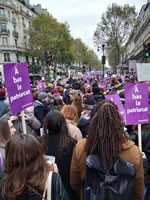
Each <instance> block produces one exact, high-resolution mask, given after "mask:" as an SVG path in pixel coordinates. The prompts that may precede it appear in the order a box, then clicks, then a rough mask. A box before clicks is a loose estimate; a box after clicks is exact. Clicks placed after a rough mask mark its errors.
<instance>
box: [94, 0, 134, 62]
mask: <svg viewBox="0 0 150 200" xmlns="http://www.w3.org/2000/svg"><path fill="white" fill-rule="evenodd" d="M136 15H137V14H136V11H135V7H130V6H129V5H128V4H126V5H124V6H119V5H117V4H116V3H113V4H112V5H111V6H108V8H107V11H106V13H103V15H102V18H101V21H100V22H99V23H98V24H97V27H96V31H95V33H94V43H95V44H96V45H97V46H99V45H102V44H103V43H106V44H107V50H109V51H108V54H109V52H111V53H112V51H113V50H114V49H115V56H116V58H117V63H118V64H120V62H121V56H122V55H123V54H124V51H125V48H124V46H125V44H126V42H127V41H128V39H129V37H130V34H131V32H132V31H133V29H134V28H135V27H136V25H137V19H136ZM110 57H111V56H110Z"/></svg>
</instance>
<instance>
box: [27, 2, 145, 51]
mask: <svg viewBox="0 0 150 200" xmlns="http://www.w3.org/2000/svg"><path fill="white" fill-rule="evenodd" d="M113 2H114V3H117V4H119V5H124V4H129V5H130V6H133V5H134V6H135V7H136V10H137V11H138V12H139V11H140V9H141V7H142V5H143V4H145V3H147V0H132V1H131V0H30V3H31V5H36V4H41V5H42V7H43V8H47V9H48V11H49V12H50V13H51V14H52V15H53V17H55V18H56V19H57V20H58V21H59V22H68V24H69V25H70V30H71V35H72V36H73V37H74V38H81V39H82V41H83V42H84V43H85V44H86V45H87V46H88V47H89V48H91V49H94V51H95V52H96V53H97V49H96V48H95V47H94V44H93V33H94V31H95V29H96V25H97V23H98V22H99V21H100V19H101V15H102V13H104V12H105V11H106V9H107V7H108V5H111V4H112V3H113ZM131 2H132V3H131Z"/></svg>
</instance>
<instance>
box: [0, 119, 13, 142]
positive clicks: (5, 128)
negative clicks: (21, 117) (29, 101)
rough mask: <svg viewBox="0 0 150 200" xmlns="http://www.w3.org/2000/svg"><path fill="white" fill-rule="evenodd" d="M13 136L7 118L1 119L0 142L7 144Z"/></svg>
mask: <svg viewBox="0 0 150 200" xmlns="http://www.w3.org/2000/svg"><path fill="white" fill-rule="evenodd" d="M10 138H11V133H10V128H9V125H8V120H7V119H5V118H4V119H3V118H1V119H0V143H1V144H6V142H7V141H8V140H9V139H10Z"/></svg>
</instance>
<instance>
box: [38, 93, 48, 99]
mask: <svg viewBox="0 0 150 200" xmlns="http://www.w3.org/2000/svg"><path fill="white" fill-rule="evenodd" d="M47 96H48V94H47V93H45V92H40V93H39V95H38V99H39V100H42V99H45V98H46V97H47Z"/></svg>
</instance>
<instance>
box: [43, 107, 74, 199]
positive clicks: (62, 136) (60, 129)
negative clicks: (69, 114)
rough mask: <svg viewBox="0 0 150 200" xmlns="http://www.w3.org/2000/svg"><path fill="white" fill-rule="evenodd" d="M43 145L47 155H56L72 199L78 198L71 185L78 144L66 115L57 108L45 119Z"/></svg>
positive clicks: (64, 182) (59, 168) (60, 171)
mask: <svg viewBox="0 0 150 200" xmlns="http://www.w3.org/2000/svg"><path fill="white" fill-rule="evenodd" d="M43 129H44V136H43V141H42V143H43V145H44V147H45V151H46V154H47V155H50V156H54V157H55V161H56V164H57V165H58V170H59V173H60V175H61V178H62V182H63V184H64V186H65V189H66V190H67V192H68V195H69V197H70V199H71V200H77V198H76V195H75V194H74V191H73V190H72V188H71V187H70V163H71V159H72V152H73V149H74V146H75V144H76V140H74V139H73V138H72V137H71V136H70V135H69V131H68V128H67V124H66V121H65V119H64V116H63V115H62V114H61V113H60V112H59V111H58V110H56V109H53V110H51V111H50V112H49V113H48V114H47V116H46V118H45V121H44V125H43Z"/></svg>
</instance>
